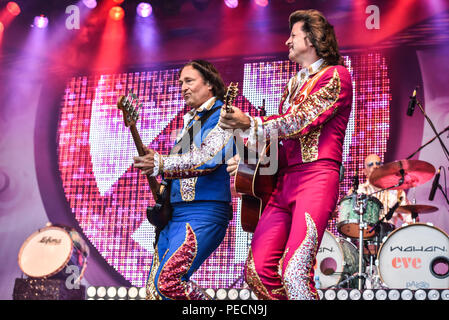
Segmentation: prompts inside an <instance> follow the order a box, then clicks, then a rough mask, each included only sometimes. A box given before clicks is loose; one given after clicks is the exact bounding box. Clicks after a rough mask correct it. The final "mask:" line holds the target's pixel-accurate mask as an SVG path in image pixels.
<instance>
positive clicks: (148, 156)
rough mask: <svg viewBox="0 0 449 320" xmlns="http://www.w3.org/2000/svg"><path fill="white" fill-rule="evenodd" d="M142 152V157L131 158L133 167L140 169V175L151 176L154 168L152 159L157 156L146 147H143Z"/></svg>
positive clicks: (154, 164)
mask: <svg viewBox="0 0 449 320" xmlns="http://www.w3.org/2000/svg"><path fill="white" fill-rule="evenodd" d="M143 151H144V152H145V155H144V156H138V157H134V158H133V159H134V167H135V168H138V169H140V170H141V173H142V174H144V175H152V174H153V172H154V167H155V166H156V162H155V159H154V157H155V156H159V154H158V153H157V152H156V151H154V150H153V149H149V148H147V147H146V146H143Z"/></svg>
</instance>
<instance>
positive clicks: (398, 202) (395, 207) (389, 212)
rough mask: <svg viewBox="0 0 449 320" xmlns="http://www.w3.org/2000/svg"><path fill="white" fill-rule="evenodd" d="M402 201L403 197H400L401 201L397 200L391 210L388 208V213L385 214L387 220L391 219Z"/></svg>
mask: <svg viewBox="0 0 449 320" xmlns="http://www.w3.org/2000/svg"><path fill="white" fill-rule="evenodd" d="M401 201H402V197H400V198H399V201H397V202H396V204H395V205H394V206H392V207H391V208H390V210H388V213H387V214H386V215H385V220H390V219H391V217H392V216H393V213H394V212H395V211H396V209H397V208H398V207H399V205H400V204H401Z"/></svg>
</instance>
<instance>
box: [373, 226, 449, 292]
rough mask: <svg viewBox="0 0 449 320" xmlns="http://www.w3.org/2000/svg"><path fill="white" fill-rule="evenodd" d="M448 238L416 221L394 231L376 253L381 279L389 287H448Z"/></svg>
mask: <svg viewBox="0 0 449 320" xmlns="http://www.w3.org/2000/svg"><path fill="white" fill-rule="evenodd" d="M448 249H449V237H448V235H447V234H446V233H445V232H444V231H442V230H440V229H438V228H436V227H434V226H432V225H430V224H424V223H414V224H410V225H404V226H402V227H401V228H399V229H396V230H395V231H393V232H392V233H391V234H390V235H389V236H388V237H387V238H386V239H385V240H384V242H383V243H382V245H381V247H380V249H379V254H378V256H377V261H376V264H377V267H378V270H379V275H380V279H381V280H382V282H383V283H384V284H385V285H386V286H387V287H389V288H402V289H405V288H407V289H412V290H416V289H447V288H449V253H448Z"/></svg>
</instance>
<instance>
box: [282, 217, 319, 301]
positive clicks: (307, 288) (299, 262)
mask: <svg viewBox="0 0 449 320" xmlns="http://www.w3.org/2000/svg"><path fill="white" fill-rule="evenodd" d="M305 216H306V223H307V231H306V237H305V238H304V240H303V242H302V243H301V245H300V246H299V248H298V249H296V251H295V253H294V254H293V256H292V257H291V258H290V260H289V262H288V265H287V268H286V269H285V272H284V277H283V279H284V286H285V289H286V290H287V295H288V298H289V300H316V299H317V298H318V296H317V294H316V291H313V290H312V288H311V285H310V280H311V270H312V268H313V261H314V259H315V255H316V252H317V249H318V248H317V247H318V246H317V244H318V233H317V230H316V226H315V222H314V221H313V219H312V217H311V216H310V215H309V214H308V213H307V212H306V213H305Z"/></svg>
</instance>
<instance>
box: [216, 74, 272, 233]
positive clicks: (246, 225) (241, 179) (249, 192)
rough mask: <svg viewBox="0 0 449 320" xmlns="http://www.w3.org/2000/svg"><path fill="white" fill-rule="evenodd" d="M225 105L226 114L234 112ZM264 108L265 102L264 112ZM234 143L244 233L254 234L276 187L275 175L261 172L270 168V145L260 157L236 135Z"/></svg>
mask: <svg viewBox="0 0 449 320" xmlns="http://www.w3.org/2000/svg"><path fill="white" fill-rule="evenodd" d="M232 85H233V84H232V82H231V86H232ZM237 85H238V84H237ZM234 86H236V85H234ZM234 90H236V89H234ZM225 105H227V106H228V107H226V108H225V110H226V112H232V109H231V107H230V106H229V104H227V103H225ZM264 107H265V100H264V106H263V107H262V108H263V110H265V108H264ZM234 141H235V143H236V145H237V149H238V151H239V156H240V161H239V164H238V167H237V173H236V175H235V178H234V189H235V192H237V193H240V194H241V210H240V222H241V225H242V229H243V230H244V231H246V232H251V233H253V232H254V230H255V229H256V226H257V223H258V222H259V218H260V216H261V214H262V212H263V210H264V209H265V206H266V205H267V203H268V200H269V198H270V196H271V194H272V193H273V190H274V188H275V185H276V176H275V175H263V174H261V171H260V170H261V169H262V168H264V167H268V166H269V163H265V161H264V159H266V158H268V157H269V156H270V145H266V146H264V147H263V150H262V152H261V155H264V156H260V155H259V154H257V152H256V151H253V152H251V151H250V150H249V149H248V147H247V146H246V145H244V143H243V140H242V139H241V137H240V136H236V135H234Z"/></svg>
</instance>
